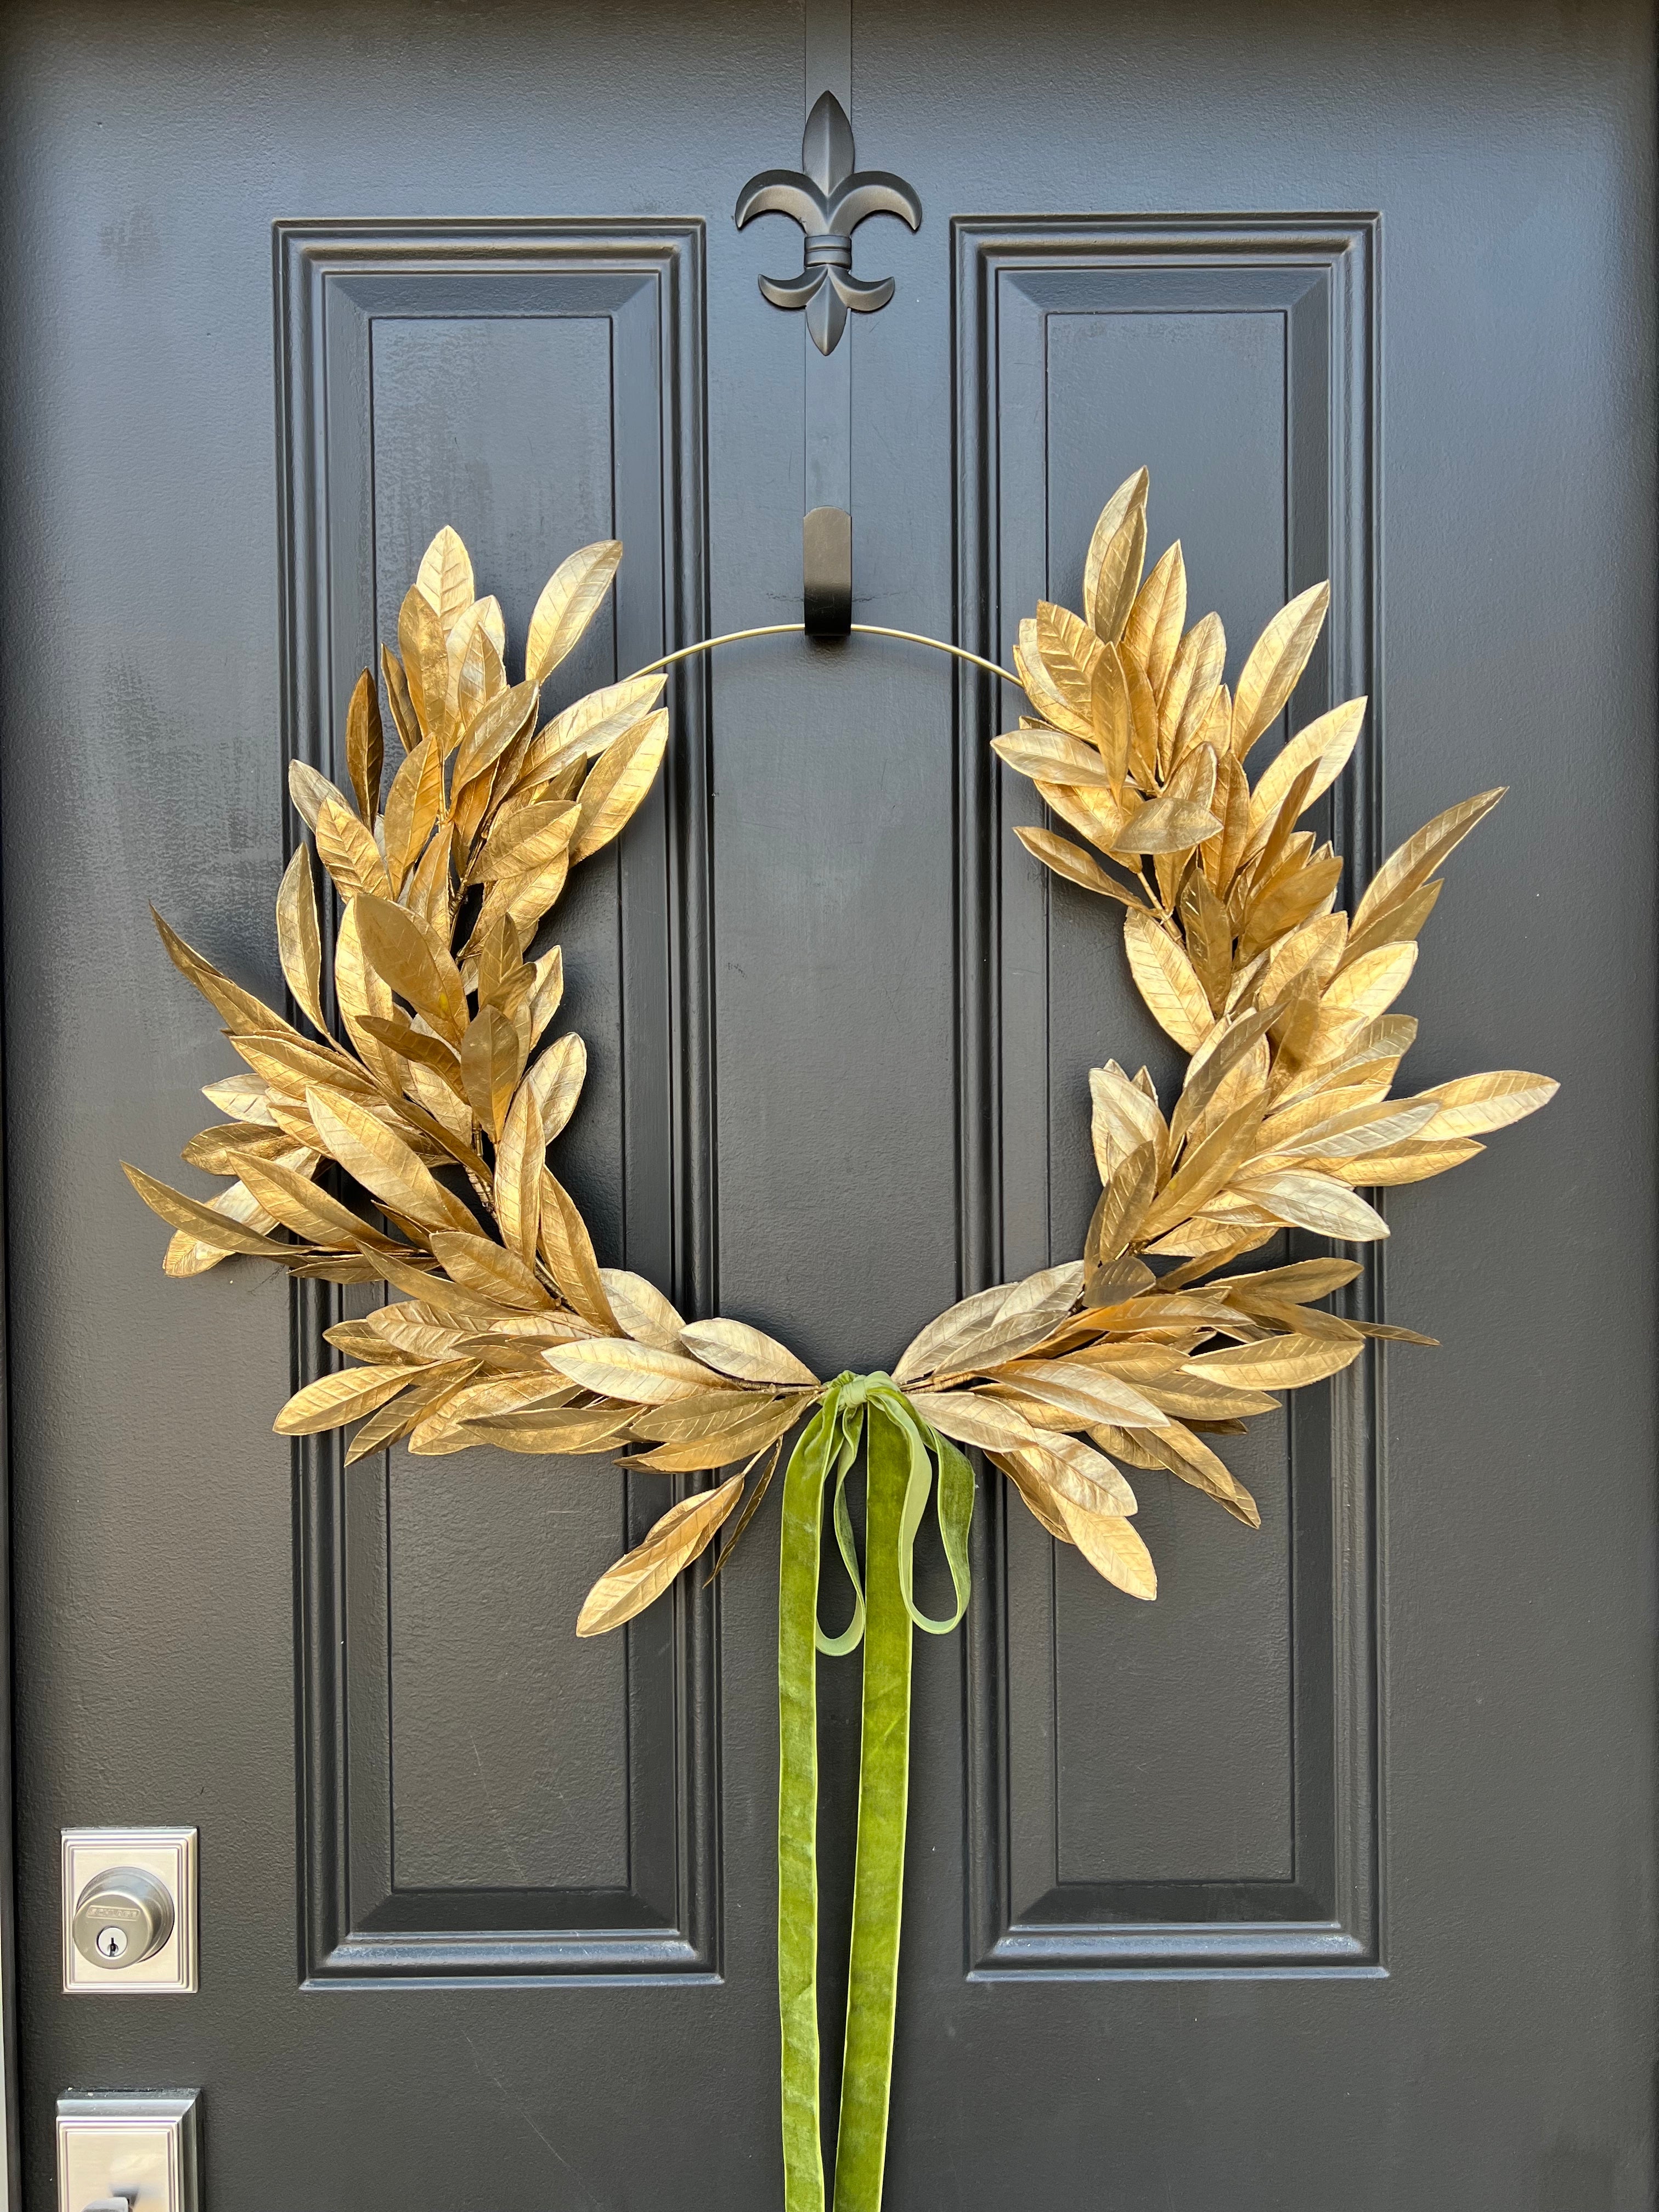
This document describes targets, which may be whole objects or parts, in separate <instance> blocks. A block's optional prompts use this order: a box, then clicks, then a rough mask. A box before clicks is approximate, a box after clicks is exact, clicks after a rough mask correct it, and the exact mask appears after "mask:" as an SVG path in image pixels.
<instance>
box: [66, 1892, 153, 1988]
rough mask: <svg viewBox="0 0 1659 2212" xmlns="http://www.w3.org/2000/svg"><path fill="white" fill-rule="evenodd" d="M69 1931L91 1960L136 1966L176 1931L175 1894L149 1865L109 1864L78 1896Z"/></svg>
mask: <svg viewBox="0 0 1659 2212" xmlns="http://www.w3.org/2000/svg"><path fill="white" fill-rule="evenodd" d="M172 1933H173V1899H172V1898H171V1897H169V1896H168V1894H167V1888H166V1886H165V1884H164V1883H162V1882H161V1881H158V1880H157V1879H156V1877H155V1875H153V1874H150V1873H149V1872H148V1871H147V1870H146V1869H144V1868H143V1867H107V1868H106V1869H105V1870H104V1872H103V1873H102V1874H95V1875H94V1876H93V1877H92V1879H91V1881H89V1882H88V1884H87V1886H86V1887H85V1888H84V1889H83V1890H82V1892H81V1893H80V1895H79V1896H78V1897H77V1898H76V1900H75V1918H74V1920H73V1922H72V1923H70V1935H71V1936H73V1937H74V1939H75V1948H76V1950H77V1951H78V1952H79V1953H80V1954H81V1956H82V1958H83V1959H84V1960H86V1961H87V1963H88V1966H103V1967H105V1968H106V1969H118V1968H121V1967H126V1966H137V1965H138V1963H139V1962H140V1960H144V1959H149V1958H153V1957H154V1955H155V1953H156V1952H157V1951H159V1950H160V1949H161V1946H162V1945H163V1944H164V1943H165V1942H167V1938H168V1936H171V1935H172Z"/></svg>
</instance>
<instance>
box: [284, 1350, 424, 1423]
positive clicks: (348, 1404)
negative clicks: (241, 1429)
mask: <svg viewBox="0 0 1659 2212" xmlns="http://www.w3.org/2000/svg"><path fill="white" fill-rule="evenodd" d="M410 1379H411V1378H410V1370H409V1369H408V1368H407V1367H404V1366H401V1365H400V1366H397V1367H347V1368H343V1369H342V1370H341V1371H340V1372H339V1373H338V1374H337V1375H325V1376H321V1377H320V1378H319V1381H317V1382H315V1383H307V1385H306V1387H305V1389H303V1390H296V1391H295V1394H294V1395H293V1396H292V1397H291V1398H290V1399H289V1401H288V1403H287V1405H286V1406H284V1407H283V1410H282V1412H281V1413H278V1414H277V1416H276V1421H275V1423H274V1424H273V1425H274V1427H275V1429H276V1433H277V1435H278V1436H279V1437H314V1436H319V1435H320V1434H321V1433H322V1432H323V1431H324V1430H325V1429H337V1428H341V1427H343V1425H344V1424H345V1423H346V1422H347V1421H355V1420H356V1419H357V1418H358V1416H359V1414H362V1413H373V1412H374V1409H375V1407H377V1406H384V1405H385V1403H386V1400H387V1399H388V1398H395V1397H396V1396H397V1395H398V1392H399V1391H400V1390H405V1389H408V1387H409V1384H410Z"/></svg>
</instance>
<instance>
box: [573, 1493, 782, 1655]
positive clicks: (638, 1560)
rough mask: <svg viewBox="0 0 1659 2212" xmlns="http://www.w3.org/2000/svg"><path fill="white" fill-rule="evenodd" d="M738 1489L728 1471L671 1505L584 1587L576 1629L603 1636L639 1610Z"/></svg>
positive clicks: (709, 1534) (701, 1540)
mask: <svg viewBox="0 0 1659 2212" xmlns="http://www.w3.org/2000/svg"><path fill="white" fill-rule="evenodd" d="M742 1495H743V1477H742V1476H741V1475H740V1474H734V1475H732V1476H731V1477H730V1479H729V1480H726V1481H725V1482H723V1483H721V1485H720V1487H719V1489H718V1490H710V1491H705V1492H702V1493H701V1494H700V1495H699V1496H697V1497H696V1498H684V1499H682V1501H681V1502H680V1504H678V1505H671V1506H670V1507H669V1509H668V1510H667V1512H666V1513H665V1514H664V1515H663V1516H662V1518H661V1520H660V1521H659V1522H657V1524H656V1526H655V1527H654V1528H653V1529H652V1531H651V1533H650V1534H649V1535H648V1536H647V1538H646V1540H645V1541H644V1542H643V1543H642V1544H638V1545H636V1546H635V1548H634V1549H633V1550H632V1551H631V1552H629V1553H627V1555H626V1556H625V1557H624V1558H623V1559H618V1560H617V1564H616V1565H615V1566H614V1567H611V1568H608V1569H607V1570H606V1571H605V1573H604V1574H602V1575H601V1576H600V1577H599V1580H598V1582H596V1583H594V1585H593V1587H592V1589H591V1590H589V1592H588V1593H587V1596H586V1600H585V1601H583V1605H582V1609H581V1611H580V1613H579V1614H578V1615H577V1617H576V1633H577V1635H578V1636H603V1635H604V1634H605V1631H606V1630H607V1629H611V1628H620V1627H621V1626H622V1624H623V1622H624V1621H625V1620H633V1618H634V1616H635V1613H643V1612H644V1610H645V1608H646V1607H647V1606H648V1605H650V1604H651V1603H653V1601H654V1600H655V1599H657V1598H659V1597H660V1596H661V1595H662V1593H663V1592H664V1590H665V1589H667V1588H668V1585H669V1584H670V1583H671V1582H672V1581H673V1579H674V1577H676V1575H678V1573H679V1571H680V1570H681V1569H682V1568H683V1567H688V1566H690V1564H691V1562H692V1561H693V1560H694V1559H696V1558H697V1557H698V1555H699V1554H700V1553H702V1552H703V1551H704V1550H705V1549H706V1548H707V1547H708V1545H709V1544H710V1543H711V1542H712V1541H714V1534H715V1532H716V1530H717V1529H718V1528H720V1523H721V1522H723V1521H724V1520H725V1519H726V1516H727V1515H728V1514H729V1513H730V1512H731V1510H732V1507H733V1506H734V1505H735V1504H737V1502H738V1498H740V1497H741V1496H742Z"/></svg>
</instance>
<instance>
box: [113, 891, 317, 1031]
mask: <svg viewBox="0 0 1659 2212" xmlns="http://www.w3.org/2000/svg"><path fill="white" fill-rule="evenodd" d="M149 911H150V918H151V920H152V921H154V922H155V927H156V928H157V929H158V930H159V931H160V932H161V942H162V944H163V945H165V946H166V947H167V957H168V959H169V960H171V961H172V963H173V966H174V967H175V968H176V969H178V970H179V974H180V975H183V976H184V977H185V979H186V981H189V982H191V983H193V984H194V985H195V986H196V988H197V990H198V991H199V992H200V993H201V994H202V996H203V997H204V999H205V1000H207V1002H208V1004H209V1006H211V1007H212V1008H213V1010H214V1012H216V1014H218V1015H219V1016H220V1017H221V1018H222V1019H223V1020H224V1021H225V1022H226V1023H228V1024H229V1026H230V1027H231V1028H232V1029H234V1030H243V1031H245V1032H247V1033H249V1034H251V1035H255V1036H283V1037H292V1038H293V1039H294V1040H295V1042H296V1043H298V1042H301V1038H300V1033H299V1031H298V1030H296V1029H295V1028H293V1027H292V1025H291V1024H289V1023H287V1022H285V1021H284V1020H283V1018H282V1016H281V1015H280V1014H274V1013H272V1012H271V1010H270V1007H269V1006H264V1005H262V1004H261V1002H260V1001H259V1000H258V999H256V998H255V997H254V995H253V994H252V991H245V990H243V988H242V987H241V986H240V983H233V982H232V981H231V980H230V978H229V976H228V975H221V974H220V972H219V970H218V969H216V967H215V966H214V965H213V963H212V962H211V961H210V960H204V958H203V957H202V956H201V954H200V953H199V952H198V951H197V950H196V948H195V946H194V945H186V944H185V940H184V939H183V938H182V937H180V936H179V933H178V931H177V930H176V929H173V928H172V927H169V925H168V924H167V922H165V921H162V919H161V915H159V914H157V913H156V911H155V908H154V907H152V908H150V910H149Z"/></svg>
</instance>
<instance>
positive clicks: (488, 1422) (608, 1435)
mask: <svg viewBox="0 0 1659 2212" xmlns="http://www.w3.org/2000/svg"><path fill="white" fill-rule="evenodd" d="M628 1419H629V1407H626V1406H585V1407H580V1409H578V1410H575V1411H567V1410H566V1409H565V1408H564V1407H548V1408H546V1409H545V1410H538V1411H537V1412H535V1413H489V1414H485V1415H483V1416H480V1417H478V1418H477V1419H473V1420H472V1421H471V1422H470V1423H469V1426H470V1427H471V1430H472V1431H473V1432H474V1434H475V1435H476V1436H477V1439H478V1441H479V1443H489V1444H494V1445H495V1447H496V1449H497V1450H499V1451H510V1452H530V1453H533V1454H534V1455H536V1456H537V1457H538V1458H540V1457H542V1456H544V1455H545V1454H547V1453H550V1452H551V1453H554V1454H556V1455H561V1456H568V1457H574V1456H577V1455H580V1454H582V1453H589V1454H592V1453H597V1452H608V1451H609V1450H610V1449H611V1447H612V1445H613V1444H616V1443H620V1442H621V1441H622V1439H623V1431H625V1430H626V1429H627V1426H628Z"/></svg>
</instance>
